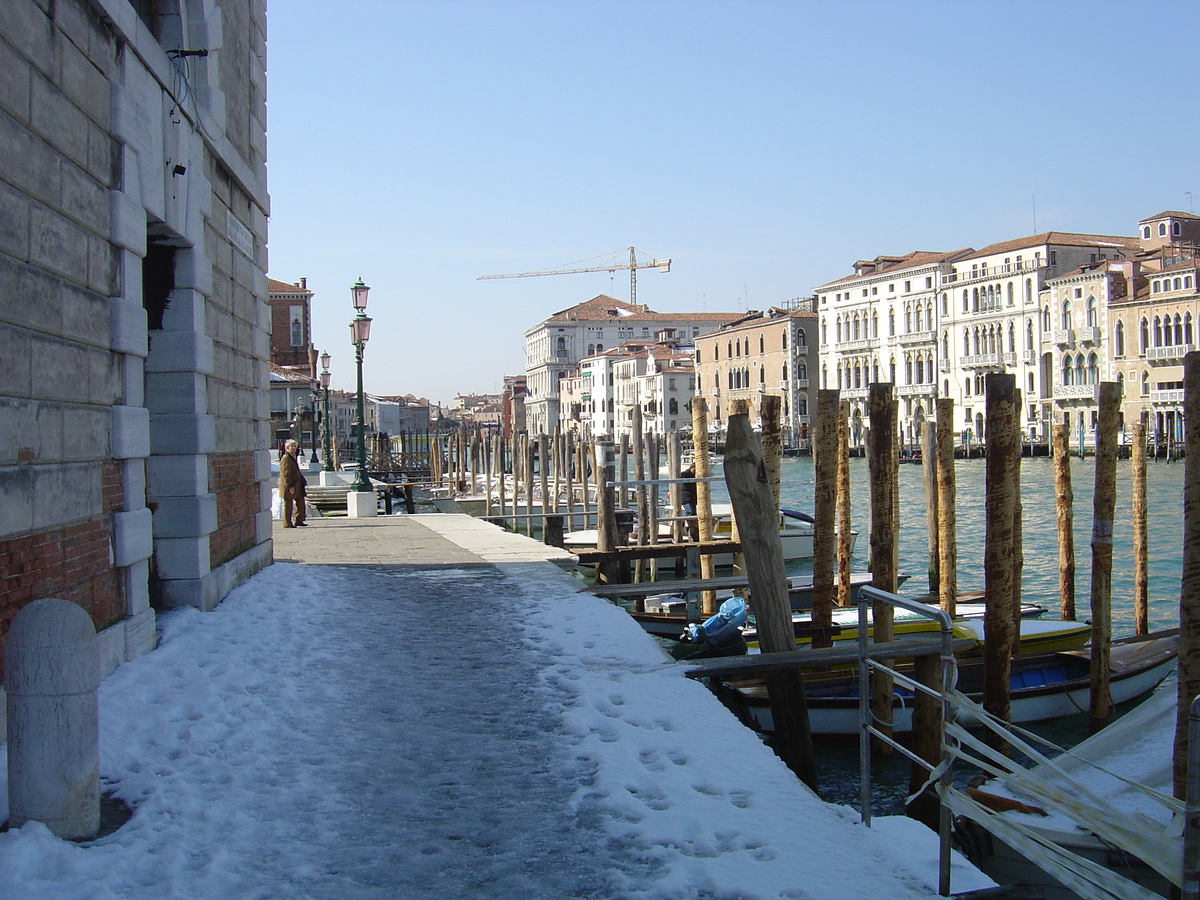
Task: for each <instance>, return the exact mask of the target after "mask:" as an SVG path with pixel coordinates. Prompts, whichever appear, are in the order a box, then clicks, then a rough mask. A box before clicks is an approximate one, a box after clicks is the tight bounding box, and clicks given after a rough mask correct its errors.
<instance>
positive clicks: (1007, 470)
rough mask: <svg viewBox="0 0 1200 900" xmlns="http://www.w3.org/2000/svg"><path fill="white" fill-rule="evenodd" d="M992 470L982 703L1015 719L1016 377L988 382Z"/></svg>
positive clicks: (992, 377) (995, 740)
mask: <svg viewBox="0 0 1200 900" xmlns="http://www.w3.org/2000/svg"><path fill="white" fill-rule="evenodd" d="M985 391H986V396H987V413H986V416H987V426H986V443H987V450H986V453H987V471H986V476H985V481H986V497H987V509H986V513H985V529H984V557H983V568H984V591H985V596H986V602H987V609H986V611H985V613H984V633H985V635H986V637H987V639H986V641H985V642H984V648H983V655H984V673H983V707H984V709H985V710H987V711H988V712H989V713H991V714H992V715H994V716H996V717H997V718H998V719H1000V720H1001V721H1004V722H1011V721H1012V712H1011V706H1010V702H1009V674H1010V672H1011V671H1012V655H1013V652H1014V650H1015V649H1016V642H1017V627H1018V622H1017V616H1016V615H1015V608H1014V603H1013V596H1014V594H1013V582H1014V576H1015V569H1016V547H1015V541H1014V535H1013V523H1014V521H1015V514H1016V497H1015V492H1014V486H1015V484H1016V477H1017V471H1016V470H1017V466H1019V465H1020V462H1021V444H1020V440H1021V436H1020V431H1019V430H1018V418H1017V416H1018V409H1017V402H1016V394H1017V390H1016V376H1014V375H1009V374H1002V373H998V372H997V373H991V374H989V375H988V376H987V381H986V387H985ZM988 742H989V744H991V745H992V746H993V747H995V748H996V749H998V750H1000V751H1001V752H1003V753H1007V752H1008V749H1009V747H1008V742H1007V741H1006V740H1003V739H1001V738H999V737H998V736H996V735H995V733H994V732H989V733H988Z"/></svg>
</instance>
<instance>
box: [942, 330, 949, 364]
mask: <svg viewBox="0 0 1200 900" xmlns="http://www.w3.org/2000/svg"><path fill="white" fill-rule="evenodd" d="M949 358H950V332H949V331H943V332H942V359H949Z"/></svg>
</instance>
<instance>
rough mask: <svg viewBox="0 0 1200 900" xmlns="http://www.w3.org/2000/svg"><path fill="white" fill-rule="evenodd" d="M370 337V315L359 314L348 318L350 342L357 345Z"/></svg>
mask: <svg viewBox="0 0 1200 900" xmlns="http://www.w3.org/2000/svg"><path fill="white" fill-rule="evenodd" d="M370 339H371V317H370V316H363V315H359V316H356V317H355V318H353V319H351V320H350V343H352V344H354V345H355V346H358V345H359V344H365V343H366V342H367V341H368V340H370Z"/></svg>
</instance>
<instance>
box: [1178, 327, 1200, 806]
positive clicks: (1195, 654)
mask: <svg viewBox="0 0 1200 900" xmlns="http://www.w3.org/2000/svg"><path fill="white" fill-rule="evenodd" d="M1183 424H1184V460H1183V465H1184V471H1183V580H1182V583H1181V585H1180V591H1179V682H1178V688H1177V690H1178V694H1177V702H1176V708H1175V748H1174V751H1175V752H1174V771H1173V774H1174V787H1175V797H1176V798H1177V799H1179V800H1183V799H1184V798H1185V797H1186V796H1187V768H1188V766H1187V762H1188V720H1189V717H1190V716H1189V714H1190V711H1191V705H1192V700H1194V699H1195V698H1196V696H1197V695H1198V694H1200V352H1198V351H1195V350H1193V351H1192V352H1191V353H1188V354H1187V355H1186V356H1185V357H1184V358H1183Z"/></svg>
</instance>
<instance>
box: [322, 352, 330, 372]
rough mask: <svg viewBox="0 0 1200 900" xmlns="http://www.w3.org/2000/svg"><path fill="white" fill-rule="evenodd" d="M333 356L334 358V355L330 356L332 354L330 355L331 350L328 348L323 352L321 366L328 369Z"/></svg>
mask: <svg viewBox="0 0 1200 900" xmlns="http://www.w3.org/2000/svg"><path fill="white" fill-rule="evenodd" d="M331 358H332V357H330V355H329V351H328V350H326V351H325V352H324V353H322V354H321V368H322V369H328V368H329V360H330V359H331Z"/></svg>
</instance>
